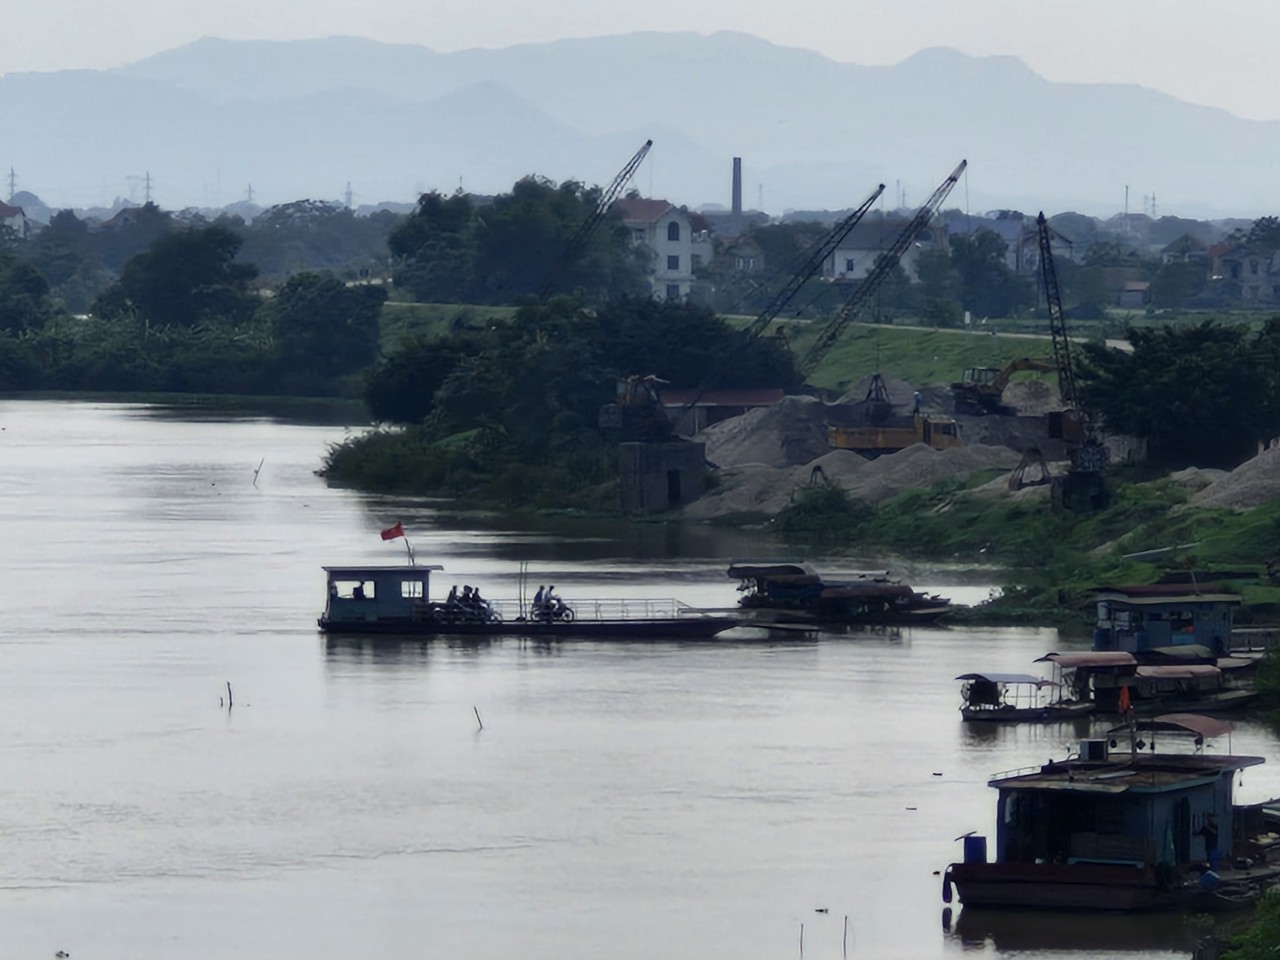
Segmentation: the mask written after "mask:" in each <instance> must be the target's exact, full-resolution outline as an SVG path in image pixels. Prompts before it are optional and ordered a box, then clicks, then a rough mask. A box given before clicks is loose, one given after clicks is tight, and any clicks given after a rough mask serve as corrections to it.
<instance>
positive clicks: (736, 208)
mask: <svg viewBox="0 0 1280 960" xmlns="http://www.w3.org/2000/svg"><path fill="white" fill-rule="evenodd" d="M741 214H742V158H741V157H734V158H733V215H734V216H735V217H737V216H740V215H741Z"/></svg>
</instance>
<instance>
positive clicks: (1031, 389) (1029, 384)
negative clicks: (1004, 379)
mask: <svg viewBox="0 0 1280 960" xmlns="http://www.w3.org/2000/svg"><path fill="white" fill-rule="evenodd" d="M1000 402H1001V403H1003V404H1005V405H1006V406H1009V407H1013V408H1014V409H1015V410H1017V411H1018V413H1019V415H1021V416H1024V417H1036V416H1043V415H1044V414H1046V413H1048V412H1049V411H1050V410H1061V409H1062V400H1061V399H1060V398H1059V396H1058V386H1057V384H1055V383H1051V382H1049V381H1048V380H1015V381H1014V382H1013V383H1011V384H1009V385H1008V386H1007V387H1005V388H1004V395H1003V396H1002V397H1001V399H1000Z"/></svg>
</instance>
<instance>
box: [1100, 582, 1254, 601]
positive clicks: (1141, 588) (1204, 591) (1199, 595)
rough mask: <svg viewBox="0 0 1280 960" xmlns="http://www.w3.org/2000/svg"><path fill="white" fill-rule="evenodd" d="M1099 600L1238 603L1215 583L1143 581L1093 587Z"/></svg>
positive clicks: (1237, 598)
mask: <svg viewBox="0 0 1280 960" xmlns="http://www.w3.org/2000/svg"><path fill="white" fill-rule="evenodd" d="M1092 592H1093V593H1094V594H1096V595H1097V596H1098V599H1099V600H1110V601H1113V602H1114V601H1117V600H1119V601H1122V602H1127V603H1148V604H1149V603H1239V602H1240V599H1241V598H1240V597H1239V596H1238V595H1237V594H1234V593H1223V592H1222V588H1221V586H1220V585H1219V584H1216V583H1203V584H1190V583H1143V584H1135V585H1132V586H1115V587H1094V588H1093V590H1092Z"/></svg>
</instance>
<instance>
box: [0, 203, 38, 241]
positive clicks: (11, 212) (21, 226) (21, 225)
mask: <svg viewBox="0 0 1280 960" xmlns="http://www.w3.org/2000/svg"><path fill="white" fill-rule="evenodd" d="M0 226H3V227H8V228H9V229H10V230H12V231H13V232H14V235H15V236H17V237H18V239H20V240H25V239H27V237H29V236H31V221H30V220H28V219H27V215H26V214H25V213H23V211H22V208H21V207H12V206H10V205H9V204H7V203H4V202H0Z"/></svg>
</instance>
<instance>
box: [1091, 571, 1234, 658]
mask: <svg viewBox="0 0 1280 960" xmlns="http://www.w3.org/2000/svg"><path fill="white" fill-rule="evenodd" d="M1094 593H1095V594H1096V595H1097V623H1096V625H1095V627H1094V631H1093V649H1094V650H1099V651H1103V650H1122V651H1128V652H1129V653H1141V652H1143V651H1146V650H1151V649H1155V648H1160V647H1172V646H1178V645H1182V644H1196V645H1199V646H1203V647H1207V648H1208V649H1209V650H1210V651H1212V655H1214V656H1224V655H1225V654H1226V653H1227V652H1228V651H1229V650H1230V649H1231V625H1232V624H1231V621H1232V611H1233V610H1234V609H1235V606H1236V605H1237V604H1239V603H1240V602H1241V598H1240V597H1239V596H1237V595H1236V594H1232V593H1221V592H1215V593H1209V592H1205V593H1201V592H1197V591H1196V590H1195V587H1194V585H1189V584H1185V583H1152V584H1147V585H1145V586H1133V587H1100V588H1098V589H1096V590H1095V591H1094Z"/></svg>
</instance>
